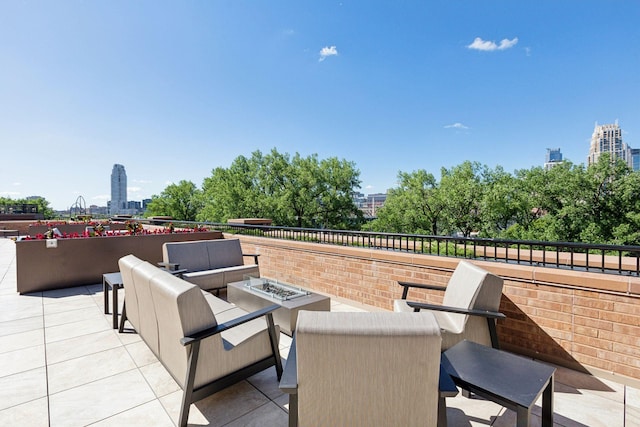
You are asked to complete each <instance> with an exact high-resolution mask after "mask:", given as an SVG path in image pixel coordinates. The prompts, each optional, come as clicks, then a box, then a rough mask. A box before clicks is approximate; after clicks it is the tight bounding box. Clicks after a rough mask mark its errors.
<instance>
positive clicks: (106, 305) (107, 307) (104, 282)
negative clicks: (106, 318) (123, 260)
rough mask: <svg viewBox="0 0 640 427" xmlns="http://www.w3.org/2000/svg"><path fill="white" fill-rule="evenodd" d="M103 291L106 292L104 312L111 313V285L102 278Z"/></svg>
mask: <svg viewBox="0 0 640 427" xmlns="http://www.w3.org/2000/svg"><path fill="white" fill-rule="evenodd" d="M102 293H103V294H104V314H109V286H107V281H106V280H105V279H104V277H103V278H102Z"/></svg>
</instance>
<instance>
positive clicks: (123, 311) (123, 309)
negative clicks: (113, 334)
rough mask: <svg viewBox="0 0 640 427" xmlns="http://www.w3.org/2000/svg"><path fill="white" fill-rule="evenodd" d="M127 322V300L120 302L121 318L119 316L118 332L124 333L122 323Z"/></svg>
mask: <svg viewBox="0 0 640 427" xmlns="http://www.w3.org/2000/svg"><path fill="white" fill-rule="evenodd" d="M126 320H127V300H124V301H123V302H122V316H120V327H119V328H118V332H120V333H122V332H123V331H124V322H125V321H126Z"/></svg>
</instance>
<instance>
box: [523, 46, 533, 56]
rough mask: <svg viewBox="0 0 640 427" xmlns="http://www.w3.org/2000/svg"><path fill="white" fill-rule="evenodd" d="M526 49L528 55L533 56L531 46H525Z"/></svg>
mask: <svg viewBox="0 0 640 427" xmlns="http://www.w3.org/2000/svg"><path fill="white" fill-rule="evenodd" d="M524 51H525V52H526V54H527V56H531V48H530V47H525V48H524Z"/></svg>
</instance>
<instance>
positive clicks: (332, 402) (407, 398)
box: [280, 311, 446, 426]
mask: <svg viewBox="0 0 640 427" xmlns="http://www.w3.org/2000/svg"><path fill="white" fill-rule="evenodd" d="M440 340H441V339H440V331H439V328H438V324H437V323H436V321H435V318H434V317H433V315H432V314H430V313H421V314H414V313H393V312H374V313H346V312H320V311H301V312H300V313H299V314H298V322H297V326H296V332H295V338H294V342H293V343H292V347H291V349H290V352H289V358H288V359H287V365H286V367H285V373H284V374H283V379H282V382H281V383H280V388H281V389H282V390H283V391H285V392H286V393H289V394H290V397H289V426H294V425H297V424H299V425H301V426H435V425H436V423H437V421H438V404H439V387H438V382H439V377H440V345H441V343H440ZM443 401H444V399H443ZM442 406H444V405H442ZM445 416H446V415H445Z"/></svg>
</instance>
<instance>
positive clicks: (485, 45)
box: [467, 37, 518, 51]
mask: <svg viewBox="0 0 640 427" xmlns="http://www.w3.org/2000/svg"><path fill="white" fill-rule="evenodd" d="M517 43H518V38H517V37H514V38H513V39H511V40H509V39H502V40H501V41H500V44H496V42H494V41H489V40H482V39H481V38H480V37H476V38H475V39H474V40H473V43H471V44H470V45H468V46H467V47H468V48H469V49H475V50H482V51H493V50H505V49H509V48H511V47H513V46H515V45H516V44H517Z"/></svg>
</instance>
